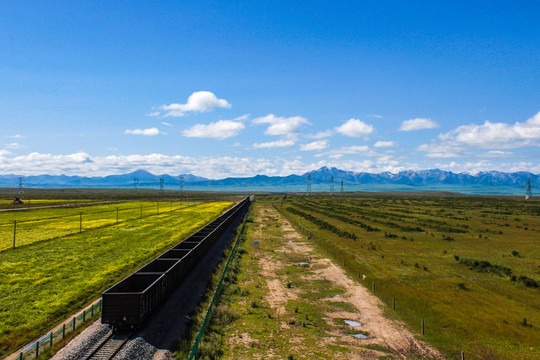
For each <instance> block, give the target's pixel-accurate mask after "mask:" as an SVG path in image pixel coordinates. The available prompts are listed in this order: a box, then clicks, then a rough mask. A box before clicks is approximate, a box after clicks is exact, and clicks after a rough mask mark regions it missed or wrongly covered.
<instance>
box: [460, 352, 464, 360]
mask: <svg viewBox="0 0 540 360" xmlns="http://www.w3.org/2000/svg"><path fill="white" fill-rule="evenodd" d="M461 360H465V352H464V351H462V352H461Z"/></svg>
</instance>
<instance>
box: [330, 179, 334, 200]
mask: <svg viewBox="0 0 540 360" xmlns="http://www.w3.org/2000/svg"><path fill="white" fill-rule="evenodd" d="M333 193H334V177H333V176H330V195H332V194H333Z"/></svg>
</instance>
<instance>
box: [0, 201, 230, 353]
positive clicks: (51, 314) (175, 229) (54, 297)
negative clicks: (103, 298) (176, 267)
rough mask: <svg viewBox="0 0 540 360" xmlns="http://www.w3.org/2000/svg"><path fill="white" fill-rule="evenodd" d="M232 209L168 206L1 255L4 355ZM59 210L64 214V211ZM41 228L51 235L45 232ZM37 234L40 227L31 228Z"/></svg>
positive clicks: (218, 205) (0, 307)
mask: <svg viewBox="0 0 540 360" xmlns="http://www.w3.org/2000/svg"><path fill="white" fill-rule="evenodd" d="M230 205H231V203H230V202H208V203H200V204H195V205H194V204H193V203H192V204H190V206H178V207H176V208H174V207H173V206H172V205H170V204H168V206H167V207H165V209H162V211H163V212H161V213H159V214H157V212H156V213H155V215H152V216H148V217H144V218H142V219H138V218H136V219H132V220H130V221H124V222H120V223H119V224H118V225H116V217H115V218H114V222H113V224H112V226H106V227H100V228H96V229H94V230H91V231H87V232H82V233H78V232H76V233H74V234H71V235H68V236H60V237H53V238H51V239H49V240H45V241H37V242H33V243H32V242H29V243H28V244H27V245H25V246H21V247H16V248H15V249H5V250H4V251H2V252H0V355H7V353H9V351H13V350H15V349H17V348H18V347H19V346H21V345H23V344H25V343H27V342H29V341H31V340H32V339H33V338H35V337H36V336H39V335H40V334H42V333H43V332H44V331H47V329H49V328H50V327H52V326H54V325H55V324H56V323H57V322H59V321H61V320H63V319H64V318H66V317H67V316H69V315H70V314H72V313H74V312H75V311H77V310H78V309H81V308H82V307H83V306H84V305H86V304H88V303H89V302H90V301H92V300H93V299H95V298H97V297H98V296H99V295H100V293H101V292H102V291H103V290H105V289H106V288H107V287H108V286H110V285H112V284H113V283H114V282H116V281H118V280H120V279H121V278H122V277H124V276H126V275H127V274H129V273H130V272H131V271H133V270H135V269H136V268H138V267H140V266H142V265H143V264H144V263H145V262H147V261H149V260H150V259H152V258H155V257H156V256H157V255H158V254H160V253H161V252H163V251H165V250H166V249H167V248H168V247H170V246H172V245H173V244H174V243H176V242H178V241H180V240H181V239H183V238H184V237H186V236H187V235H188V234H189V233H191V232H193V231H195V230H196V229H197V228H200V227H202V226H203V225H205V224H206V223H208V222H209V221H211V220H212V219H213V218H215V217H217V216H218V215H219V214H220V213H221V212H222V211H223V210H224V209H225V208H226V207H228V206H230ZM126 206H127V205H126ZM130 206H133V205H132V204H131V205H130ZM155 206H156V205H155V204H154V205H153V207H152V208H154V207H155ZM96 209H97V208H96ZM96 209H94V210H96ZM56 210H58V211H59V212H60V213H62V214H61V215H62V216H63V215H65V214H64V213H63V212H64V211H66V209H61V208H60V209H56ZM85 210H86V211H91V210H92V209H91V207H88V208H85ZM164 210H167V211H164ZM33 211H41V210H32V212H33ZM48 211H49V210H48ZM50 211H54V210H50ZM100 211H103V209H102V210H100ZM138 211H140V206H137V212H138ZM97 213H99V211H97ZM29 214H30V213H29ZM3 215H5V214H2V216H3ZM8 216H12V215H8ZM24 216H38V215H24ZM96 216H97V215H96ZM115 216H116V215H115ZM109 225H111V224H109ZM42 230H43V231H49V229H48V228H47V227H43V229H42ZM39 231H40V228H39V227H36V228H35V229H34V232H39Z"/></svg>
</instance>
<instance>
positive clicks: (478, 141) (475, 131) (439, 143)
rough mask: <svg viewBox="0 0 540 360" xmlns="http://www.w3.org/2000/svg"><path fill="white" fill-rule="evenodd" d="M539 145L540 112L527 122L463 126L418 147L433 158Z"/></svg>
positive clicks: (488, 122) (487, 122)
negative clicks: (470, 150) (476, 150)
mask: <svg viewBox="0 0 540 360" xmlns="http://www.w3.org/2000/svg"><path fill="white" fill-rule="evenodd" d="M539 145H540V112H538V113H537V114H536V115H534V116H533V117H531V118H530V119H528V120H527V121H525V122H516V123H514V124H507V123H501V122H498V123H492V122H490V121H486V122H484V123H483V124H482V125H477V124H470V125H462V126H459V127H457V128H456V129H454V130H452V131H449V132H447V133H444V134H441V135H439V137H438V139H437V140H433V141H431V142H430V143H429V144H423V145H420V146H419V147H418V150H420V151H425V152H427V153H428V155H427V156H429V157H452V155H453V154H459V153H463V152H464V151H466V150H467V149H474V148H476V149H486V150H493V151H495V152H494V153H491V154H492V155H496V154H497V153H496V152H497V151H501V149H514V148H521V147H527V146H539ZM488 154H489V153H488ZM504 155H505V156H507V155H509V154H504Z"/></svg>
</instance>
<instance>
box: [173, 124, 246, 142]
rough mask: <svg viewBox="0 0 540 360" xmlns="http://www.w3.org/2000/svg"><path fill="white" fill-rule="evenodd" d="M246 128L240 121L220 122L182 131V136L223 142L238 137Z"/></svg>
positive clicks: (198, 125) (199, 125)
mask: <svg viewBox="0 0 540 360" xmlns="http://www.w3.org/2000/svg"><path fill="white" fill-rule="evenodd" d="M244 128H245V125H244V124H243V123H242V122H240V121H232V120H219V121H216V122H213V123H210V124H208V125H204V124H197V125H195V126H193V127H191V128H189V129H186V130H184V131H182V135H184V136H186V137H198V138H213V139H219V140H223V139H226V138H229V137H233V136H236V135H238V133H240V131H242V130H243V129H244Z"/></svg>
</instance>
